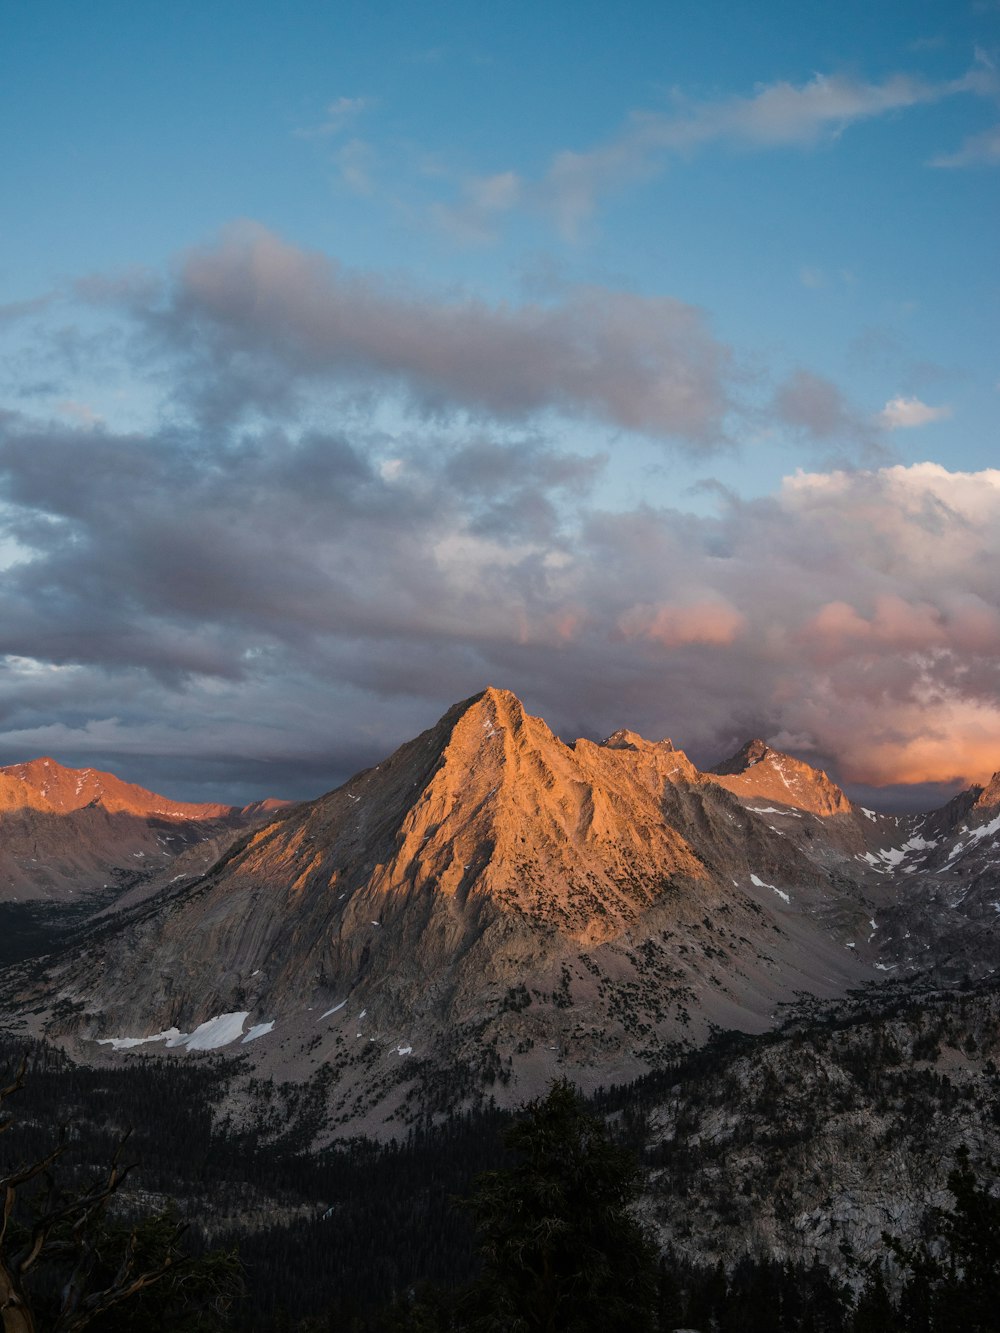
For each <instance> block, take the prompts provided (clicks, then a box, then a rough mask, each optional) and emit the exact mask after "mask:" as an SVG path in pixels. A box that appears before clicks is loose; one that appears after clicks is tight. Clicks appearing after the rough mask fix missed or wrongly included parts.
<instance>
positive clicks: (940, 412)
mask: <svg viewBox="0 0 1000 1333" xmlns="http://www.w3.org/2000/svg"><path fill="white" fill-rule="evenodd" d="M950 416H951V408H950V407H949V406H948V404H947V403H942V405H941V406H940V407H931V406H930V404H929V403H922V402H921V401H920V399H919V398H902V397H899V398H890V399H889V401H888V402H887V403H886V405H885V407H883V409H882V411H881V412H880V413H879V414H878V421H879V424H880V425H882V426H884V427H885V428H886V430H910V429H912V428H913V427H914V426H926V425H928V424H929V423H930V422H932V421H944V420H946V419H947V418H948V417H950Z"/></svg>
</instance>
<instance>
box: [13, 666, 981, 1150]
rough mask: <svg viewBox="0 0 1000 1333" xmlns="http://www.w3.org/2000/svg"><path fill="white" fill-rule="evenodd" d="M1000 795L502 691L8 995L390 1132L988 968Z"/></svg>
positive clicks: (88, 1034)
mask: <svg viewBox="0 0 1000 1333" xmlns="http://www.w3.org/2000/svg"><path fill="white" fill-rule="evenodd" d="M998 792H1000V783H998V780H997V779H994V780H993V782H992V783H991V784H990V785H989V786H988V787H986V788H984V789H974V791H973V792H972V793H969V794H967V795H966V796H965V797H962V798H957V802H952V803H951V806H949V807H946V809H945V811H940V812H937V813H936V814H934V815H930V816H908V817H905V818H904V817H895V816H888V815H881V814H876V813H875V812H874V811H870V810H864V809H861V808H858V807H855V806H854V805H852V803H851V802H850V801H849V800H848V799H847V797H846V796H845V795H844V793H843V792H842V791H840V789H839V788H838V787H836V785H835V784H834V783H833V782H831V780H830V779H829V778H828V777H827V776H826V774H824V773H821V772H818V771H817V770H815V769H812V768H810V767H809V766H808V765H807V764H804V763H802V762H801V761H799V760H795V759H793V758H792V757H791V756H788V755H783V754H780V753H779V752H777V751H774V750H772V749H770V747H768V746H767V745H766V744H764V743H763V742H761V741H754V742H751V743H750V744H749V745H748V746H746V747H744V749H743V750H741V751H740V753H739V754H738V755H736V756H734V757H733V759H732V760H730V761H729V762H728V763H726V764H722V765H720V766H719V767H718V768H717V769H716V770H714V771H712V772H708V773H703V772H699V771H698V770H697V769H696V768H695V766H694V765H693V764H692V763H691V762H690V760H689V759H688V758H687V757H686V756H685V755H684V754H683V752H681V751H679V750H677V749H675V748H674V747H673V746H672V745H671V743H670V742H669V741H660V742H650V741H646V740H644V739H643V738H641V737H639V736H637V735H635V734H634V733H632V732H628V731H619V732H616V733H615V734H614V735H613V736H611V737H609V738H608V739H607V740H606V741H605V742H604V743H603V744H600V745H598V744H594V743H592V742H590V741H586V740H580V741H577V742H575V743H574V744H566V743H564V742H563V741H561V740H559V739H558V738H557V737H556V736H554V735H553V734H552V732H551V731H550V730H549V728H548V727H547V726H546V725H545V723H544V722H542V721H541V720H540V719H538V718H533V717H531V716H529V715H528V714H526V713H525V711H524V709H523V707H522V706H521V704H520V702H519V701H518V700H517V699H516V698H515V696H513V695H512V694H510V693H509V692H507V691H504V690H495V689H489V690H486V691H485V692H484V693H482V694H480V695H477V696H475V697H474V698H473V699H470V700H466V701H464V702H463V703H461V704H458V705H456V706H455V707H454V708H452V709H451V710H450V711H449V712H448V713H446V714H445V716H444V717H443V718H442V719H441V720H440V722H438V724H437V725H436V726H435V727H432V728H431V729H430V730H428V731H426V732H424V733H423V734H422V735H421V736H419V737H417V738H416V739H415V740H413V741H411V742H409V743H408V744H406V745H404V746H402V747H401V748H400V749H399V750H398V751H397V752H396V753H395V754H394V755H392V756H391V757H390V758H389V759H387V760H386V761H384V762H383V763H381V764H379V765H377V766H376V767H375V768H373V769H370V770H368V771H366V772H363V773H360V774H358V775H357V776H356V777H354V778H353V779H351V780H350V781H349V782H348V783H346V784H345V785H344V786H343V787H341V788H339V789H338V790H337V791H334V792H331V793H329V794H328V795H326V796H324V797H321V798H320V799H319V800H317V801H313V802H307V803H304V804H302V805H299V806H295V807H291V808H289V809H285V810H279V811H278V812H277V813H276V814H275V815H273V816H272V817H270V818H265V821H264V822H263V823H262V824H261V825H260V826H259V827H257V828H255V829H254V830H252V831H251V832H248V833H244V834H243V835H242V836H240V837H238V838H236V839H235V841H231V842H230V844H229V845H228V846H227V847H226V850H225V852H224V854H222V855H221V857H220V859H218V860H217V861H216V863H215V864H214V865H213V866H212V867H211V869H210V870H209V871H208V873H205V874H201V873H198V874H195V873H194V869H193V868H192V870H191V874H190V875H183V874H182V875H178V874H177V869H176V868H173V869H172V872H171V874H170V875H169V879H171V880H173V881H174V882H172V883H166V884H164V885H162V887H161V888H160V889H159V890H158V891H157V892H155V893H152V894H150V893H147V892H145V891H143V892H142V893H140V894H137V895H133V896H132V898H131V899H126V900H124V901H123V903H122V907H121V910H119V911H118V912H116V913H115V914H114V915H112V916H108V917H106V919H105V920H104V921H103V922H102V923H101V924H100V926H99V927H94V928H92V929H91V930H90V932H89V933H88V934H86V935H84V936H82V937H81V939H80V941H79V944H78V947H77V948H76V949H75V950H74V951H73V952H71V953H64V954H62V955H60V956H55V957H53V958H52V959H50V960H49V963H48V966H47V967H46V968H45V969H43V970H41V971H40V970H39V969H38V968H37V966H33V967H32V969H31V971H30V973H29V971H27V970H24V971H21V972H19V973H18V972H14V973H12V975H11V976H10V977H9V978H8V982H7V985H6V987H5V996H6V999H5V1004H6V1007H7V1014H8V1015H9V1016H10V1021H13V1022H20V1023H21V1024H22V1025H25V1026H27V1027H29V1028H30V1029H31V1030H32V1031H35V1032H38V1033H45V1034H47V1035H49V1036H50V1037H53V1038H55V1039H57V1040H59V1041H60V1042H62V1043H63V1044H65V1045H66V1046H67V1048H69V1049H71V1050H72V1051H73V1052H74V1054H75V1055H76V1056H77V1057H78V1058H83V1059H86V1060H99V1059H120V1058H122V1056H121V1054H120V1052H121V1051H123V1050H124V1051H127V1050H132V1049H135V1050H138V1051H140V1052H141V1053H147V1054H148V1053H153V1052H160V1051H163V1052H166V1053H167V1054H168V1055H170V1056H171V1057H172V1058H188V1056H187V1053H188V1052H190V1051H192V1050H204V1049H225V1050H226V1051H227V1052H239V1053H241V1054H244V1055H246V1056H247V1057H248V1058H249V1062H250V1066H251V1067H252V1073H248V1074H247V1076H246V1079H245V1082H244V1085H243V1091H242V1093H239V1094H237V1095H235V1102H234V1105H236V1106H237V1108H238V1106H239V1105H240V1104H242V1106H243V1110H244V1112H245V1113H246V1114H250V1113H251V1112H250V1110H249V1109H248V1108H249V1107H250V1105H251V1102H252V1101H253V1098H254V1097H256V1096H257V1095H258V1093H259V1089H260V1087H261V1086H262V1084H261V1080H262V1079H264V1080H266V1079H267V1078H268V1077H270V1076H274V1077H275V1078H277V1079H278V1080H279V1081H284V1082H286V1083H288V1084H290V1085H294V1086H297V1087H300V1088H303V1089H305V1090H306V1092H305V1093H304V1094H303V1095H304V1096H306V1097H307V1100H309V1099H311V1104H315V1105H321V1106H322V1107H323V1115H321V1116H319V1117H318V1119H317V1124H318V1125H321V1126H322V1128H321V1129H319V1130H318V1135H319V1137H320V1138H324V1137H325V1138H329V1137H331V1136H333V1135H336V1134H340V1133H349V1132H353V1131H355V1130H357V1129H359V1128H367V1129H369V1130H372V1131H374V1132H379V1133H391V1132H396V1131H397V1130H398V1129H399V1128H400V1127H401V1126H403V1125H404V1124H405V1123H406V1122H407V1121H408V1120H410V1119H411V1118H412V1117H413V1116H414V1115H416V1114H418V1113H429V1112H433V1111H434V1110H435V1109H436V1108H437V1109H441V1110H447V1109H454V1107H455V1106H456V1105H457V1104H461V1102H462V1101H463V1099H472V1100H476V1099H477V1098H481V1097H482V1096H483V1095H486V1094H487V1093H492V1094H493V1095H495V1096H497V1098H498V1100H501V1101H511V1102H513V1101H518V1100H520V1099H522V1098H523V1097H524V1096H525V1095H531V1094H533V1093H535V1092H537V1091H538V1090H540V1089H541V1088H542V1087H544V1085H545V1082H546V1081H547V1079H548V1078H550V1077H552V1076H553V1075H557V1074H562V1073H567V1074H569V1075H571V1076H572V1077H573V1078H575V1079H576V1080H577V1081H578V1082H580V1083H581V1084H582V1085H583V1086H584V1087H587V1086H591V1087H593V1086H596V1085H597V1084H601V1083H603V1084H608V1083H611V1082H615V1081H622V1080H626V1079H630V1078H633V1077H635V1076H636V1075H638V1074H641V1073H642V1072H644V1071H646V1070H650V1069H656V1068H660V1067H663V1066H664V1065H665V1064H667V1063H669V1062H670V1061H671V1060H673V1059H674V1058H676V1056H677V1055H678V1053H679V1052H680V1051H682V1050H684V1049H690V1048H693V1047H696V1046H698V1045H699V1044H700V1043H702V1042H704V1041H705V1040H706V1039H707V1038H709V1037H710V1035H711V1034H712V1033H713V1032H715V1031H717V1030H719V1029H735V1030H742V1031H746V1032H761V1031H765V1030H767V1029H768V1028H771V1027H773V1026H774V1025H775V1023H776V1022H778V1021H779V1020H780V1014H781V1012H782V1008H781V1006H783V1005H785V1004H787V1003H788V1002H792V1001H795V1000H797V999H799V998H800V997H801V996H803V995H810V996H815V997H819V998H821V999H829V998H831V997H836V996H840V995H843V994H844V993H845V992H846V991H848V990H849V989H851V988H854V987H858V986H862V985H865V984H869V983H870V984H875V983H878V982H884V981H891V982H894V983H898V982H899V981H900V980H901V979H906V978H910V977H916V976H927V975H932V976H934V977H936V978H937V979H938V980H947V979H948V977H950V976H955V975H957V974H958V973H959V972H960V973H961V974H962V975H965V974H970V975H973V976H986V975H988V974H989V973H990V972H991V970H992V968H993V967H994V966H995V961H994V960H995V958H996V949H997V943H998V939H997V926H998V922H1000V908H996V907H994V906H992V905H991V901H992V900H991V898H990V895H991V894H992V896H993V898H996V897H1000V891H998V889H997V887H996V876H995V870H994V869H993V868H992V867H993V866H994V865H995V863H996V861H997V859H998V857H1000V801H998V800H997V793H998ZM153 799H155V798H153ZM952 806H954V809H952ZM71 813H72V812H71ZM112 813H113V812H110V811H105V812H104V814H105V816H106V817H109V818H110V817H111V816H112ZM150 817H151V816H150ZM156 818H158V819H164V818H166V815H164V814H163V813H162V812H161V813H159V814H157V815H156ZM176 864H177V866H180V865H181V863H180V862H178V863H176ZM991 886H992V887H991ZM101 1043H103V1044H101ZM254 1089H256V1090H257V1091H256V1092H255V1091H254ZM241 1098H242V1103H241ZM285 1110H286V1111H287V1110H288V1108H285ZM253 1114H254V1115H260V1116H261V1117H262V1118H263V1119H267V1118H268V1116H272V1117H273V1116H274V1115H275V1114H277V1111H276V1108H275V1107H266V1106H261V1105H260V1104H255V1105H254V1109H253Z"/></svg>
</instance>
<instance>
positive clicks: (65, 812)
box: [0, 758, 287, 903]
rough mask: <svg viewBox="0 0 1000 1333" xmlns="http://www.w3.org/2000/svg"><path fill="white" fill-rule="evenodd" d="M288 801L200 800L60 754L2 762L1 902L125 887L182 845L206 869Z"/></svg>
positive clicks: (168, 860)
mask: <svg viewBox="0 0 1000 1333" xmlns="http://www.w3.org/2000/svg"><path fill="white" fill-rule="evenodd" d="M285 804H287V803H286V802H284V801H278V800H267V801H258V802H255V803H254V804H253V805H249V806H246V807H245V808H243V809H240V808H239V807H236V806H229V805H198V804H194V803H192V802H189V801H173V800H170V799H169V798H168V797H166V796H158V795H156V793H155V792H150V791H146V790H145V789H144V788H142V787H137V786H134V785H133V784H132V783H129V782H123V781H122V780H121V778H117V777H115V776H114V774H113V773H102V772H100V771H99V770H98V769H95V768H65V767H64V766H63V765H62V764H58V763H56V761H55V760H54V759H46V758H42V759H33V760H31V762H30V763H26V764H11V765H9V766H8V767H6V768H0V903H2V902H11V901H17V902H24V901H31V900H47V899H56V900H60V899H63V900H65V899H68V898H71V897H74V896H76V897H79V896H80V895H85V894H88V893H92V892H94V891H95V890H100V889H115V888H117V889H119V890H120V889H122V888H123V887H126V886H129V885H132V884H134V883H136V882H140V881H141V882H146V881H149V880H152V879H155V877H156V876H157V875H158V874H160V873H161V872H163V871H164V870H165V869H166V868H167V866H169V865H171V864H172V863H173V862H174V860H175V859H176V858H178V857H179V856H181V855H182V854H183V855H184V857H185V860H184V862H183V865H184V868H185V869H186V870H187V872H188V873H194V871H195V869H196V868H197V869H198V870H203V869H206V868H207V867H208V866H209V865H211V863H212V861H214V860H215V859H216V856H217V855H218V854H219V852H220V850H221V845H220V840H222V841H225V840H226V839H228V838H231V836H232V833H233V831H234V830H235V829H239V828H243V827H246V826H247V825H248V824H251V823H253V822H254V821H255V820H258V819H261V818H264V817H266V816H268V815H270V814H273V813H274V811H275V810H277V809H280V808H281V807H282V806H283V805H285ZM199 847H200V848H201V851H200V852H198V851H196V849H197V848H199Z"/></svg>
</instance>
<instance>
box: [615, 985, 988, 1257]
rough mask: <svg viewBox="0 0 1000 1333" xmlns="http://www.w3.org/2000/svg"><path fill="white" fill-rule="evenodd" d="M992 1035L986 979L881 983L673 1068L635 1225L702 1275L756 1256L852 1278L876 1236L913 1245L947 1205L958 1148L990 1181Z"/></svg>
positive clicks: (649, 1125) (657, 1101) (651, 1128)
mask: <svg viewBox="0 0 1000 1333" xmlns="http://www.w3.org/2000/svg"><path fill="white" fill-rule="evenodd" d="M998 1023H1000V990H998V986H997V981H996V979H990V980H988V981H984V982H981V983H977V984H973V985H971V986H968V987H964V988H960V989H949V990H940V989H936V988H923V987H921V988H918V989H917V990H913V989H910V988H903V987H899V986H894V985H892V984H891V983H890V985H889V986H887V987H885V988H884V989H883V990H881V991H880V992H877V993H875V994H866V995H864V996H859V997H854V998H852V999H850V1000H849V1001H846V1002H841V1003H834V1004H832V1005H826V1006H816V1005H811V1006H810V1005H803V1006H802V1007H801V1010H800V1012H799V1013H798V1014H797V1015H796V1016H795V1017H793V1018H791V1019H790V1020H789V1021H788V1022H787V1023H785V1024H784V1025H783V1027H782V1028H781V1029H780V1030H778V1031H776V1032H774V1033H769V1034H766V1035H764V1036H762V1037H758V1038H756V1039H753V1040H747V1039H739V1038H733V1039H731V1040H720V1042H719V1043H718V1044H717V1045H715V1046H714V1047H713V1048H712V1049H711V1050H710V1051H706V1052H704V1053H698V1054H697V1055H696V1056H694V1057H692V1058H690V1059H688V1060H686V1061H682V1062H681V1063H680V1064H679V1065H678V1066H677V1067H676V1068H675V1069H674V1070H672V1071H671V1072H670V1074H669V1076H668V1077H667V1078H664V1079H662V1080H660V1084H661V1086H659V1087H650V1088H648V1089H647V1090H646V1094H645V1096H644V1097H643V1099H642V1105H643V1114H644V1116H645V1120H646V1134H645V1136H644V1137H645V1141H646V1145H647V1160H648V1164H649V1167H650V1170H649V1173H648V1177H647V1188H646V1194H645V1198H644V1206H643V1212H644V1215H645V1217H646V1219H647V1221H648V1222H649V1223H650V1225H651V1226H652V1228H653V1229H654V1230H655V1231H656V1232H657V1233H658V1235H659V1237H660V1239H661V1241H662V1242H663V1243H664V1244H665V1245H671V1246H673V1247H674V1248H675V1249H676V1250H679V1251H680V1252H682V1253H685V1254H687V1255H689V1256H690V1257H692V1258H694V1259H697V1261H698V1262H701V1263H714V1262H716V1261H719V1260H721V1261H722V1262H723V1263H725V1264H731V1263H733V1262H734V1261H735V1260H736V1259H737V1258H739V1257H740V1256H741V1255H743V1254H747V1255H761V1254H767V1255H770V1256H772V1257H773V1258H775V1259H777V1260H779V1261H793V1262H796V1263H800V1264H803V1265H805V1266H809V1265H811V1264H813V1263H814V1262H819V1263H821V1264H822V1265H824V1266H826V1267H828V1268H831V1269H833V1271H834V1272H838V1273H840V1274H841V1275H843V1276H844V1277H851V1276H853V1275H856V1273H857V1271H858V1270H857V1268H854V1270H853V1274H852V1269H851V1265H852V1263H854V1264H861V1265H863V1264H865V1263H867V1262H869V1261H870V1260H872V1259H875V1258H881V1256H882V1255H883V1254H884V1251H885V1247H884V1245H883V1242H882V1235H883V1233H884V1232H888V1233H889V1234H891V1235H895V1236H899V1237H916V1236H917V1235H919V1234H920V1224H921V1220H922V1219H923V1218H924V1216H925V1215H926V1213H927V1212H928V1210H930V1209H933V1208H939V1207H943V1206H948V1205H949V1204H950V1203H951V1197H950V1194H949V1191H948V1188H947V1180H948V1174H949V1172H950V1171H951V1170H952V1168H953V1167H954V1165H955V1161H956V1154H957V1152H958V1150H959V1149H960V1148H963V1147H964V1148H965V1149H966V1150H967V1151H968V1153H969V1155H970V1160H971V1162H972V1164H973V1166H974V1168H975V1170H976V1171H977V1173H980V1175H981V1176H982V1177H983V1178H987V1179H988V1178H989V1177H990V1176H992V1175H994V1174H995V1168H992V1169H991V1166H990V1164H991V1162H992V1163H995V1161H996V1157H997V1153H998V1151H1000V1119H998V1116H997V1106H998V1105H1000V1101H998V1098H1000V1074H998V1071H997V1063H998V1060H1000V1027H998Z"/></svg>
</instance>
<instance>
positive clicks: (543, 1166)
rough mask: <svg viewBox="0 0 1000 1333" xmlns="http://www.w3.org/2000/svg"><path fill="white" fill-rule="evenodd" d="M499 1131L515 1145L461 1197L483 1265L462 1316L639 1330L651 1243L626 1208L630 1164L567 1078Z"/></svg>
mask: <svg viewBox="0 0 1000 1333" xmlns="http://www.w3.org/2000/svg"><path fill="white" fill-rule="evenodd" d="M525 1112H526V1113H525V1115H524V1116H523V1118H522V1119H521V1120H519V1121H518V1122H517V1123H516V1124H515V1125H514V1126H513V1127H512V1128H511V1129H510V1130H509V1131H508V1133H507V1135H506V1136H505V1143H506V1146H507V1148H508V1150H509V1151H510V1152H511V1153H512V1154H513V1155H514V1156H515V1158H516V1160H515V1163H514V1165H512V1166H511V1167H509V1168H508V1169H506V1170H501V1171H491V1172H488V1173H487V1174H485V1175H483V1176H481V1177H480V1178H479V1181H478V1185H477V1189H476V1192H475V1195H474V1197H473V1199H472V1201H471V1207H472V1211H473V1214H474V1216H475V1218H476V1221H477V1223H478V1227H479V1233H480V1246H479V1250H480V1255H481V1257H482V1261H483V1274H482V1277H481V1279H480V1280H479V1282H478V1283H477V1284H476V1286H475V1289H474V1293H473V1298H472V1302H471V1307H472V1309H471V1314H472V1318H471V1321H470V1324H469V1327H471V1328H473V1329H475V1330H478V1331H481V1333H487V1331H488V1330H489V1331H493V1330H495V1331H496V1333H500V1330H503V1333H619V1331H620V1333H644V1331H646V1330H651V1329H652V1328H653V1309H654V1305H655V1301H656V1287H657V1261H656V1253H655V1250H654V1249H653V1247H652V1245H651V1244H650V1242H649V1240H648V1239H647V1237H646V1235H645V1232H644V1231H643V1228H642V1227H641V1226H640V1224H639V1223H638V1222H637V1221H636V1219H635V1218H634V1217H633V1216H632V1214H631V1213H630V1212H629V1205H630V1203H631V1201H632V1199H633V1197H634V1193H635V1189H636V1184H637V1180H638V1165H637V1163H636V1161H635V1159H634V1157H633V1156H632V1154H630V1153H629V1152H628V1151H627V1150H626V1149H624V1148H621V1147H619V1146H617V1145H616V1144H614V1143H612V1142H611V1141H610V1140H609V1138H608V1135H607V1131H606V1129H605V1127H604V1125H603V1124H602V1123H601V1122H600V1121H599V1120H596V1119H595V1118H594V1117H593V1116H592V1115H590V1114H589V1113H588V1111H587V1110H586V1108H585V1106H584V1103H583V1100H582V1098H581V1097H580V1095H579V1094H578V1093H577V1091H576V1090H575V1088H574V1087H573V1086H572V1084H571V1083H569V1082H568V1081H567V1080H565V1079H563V1080H560V1081H557V1082H554V1083H553V1084H552V1086H551V1088H550V1090H549V1093H548V1095H547V1096H546V1097H544V1098H541V1099H539V1100H537V1101H534V1102H532V1103H530V1104H529V1105H528V1106H527V1107H526V1108H525Z"/></svg>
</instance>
